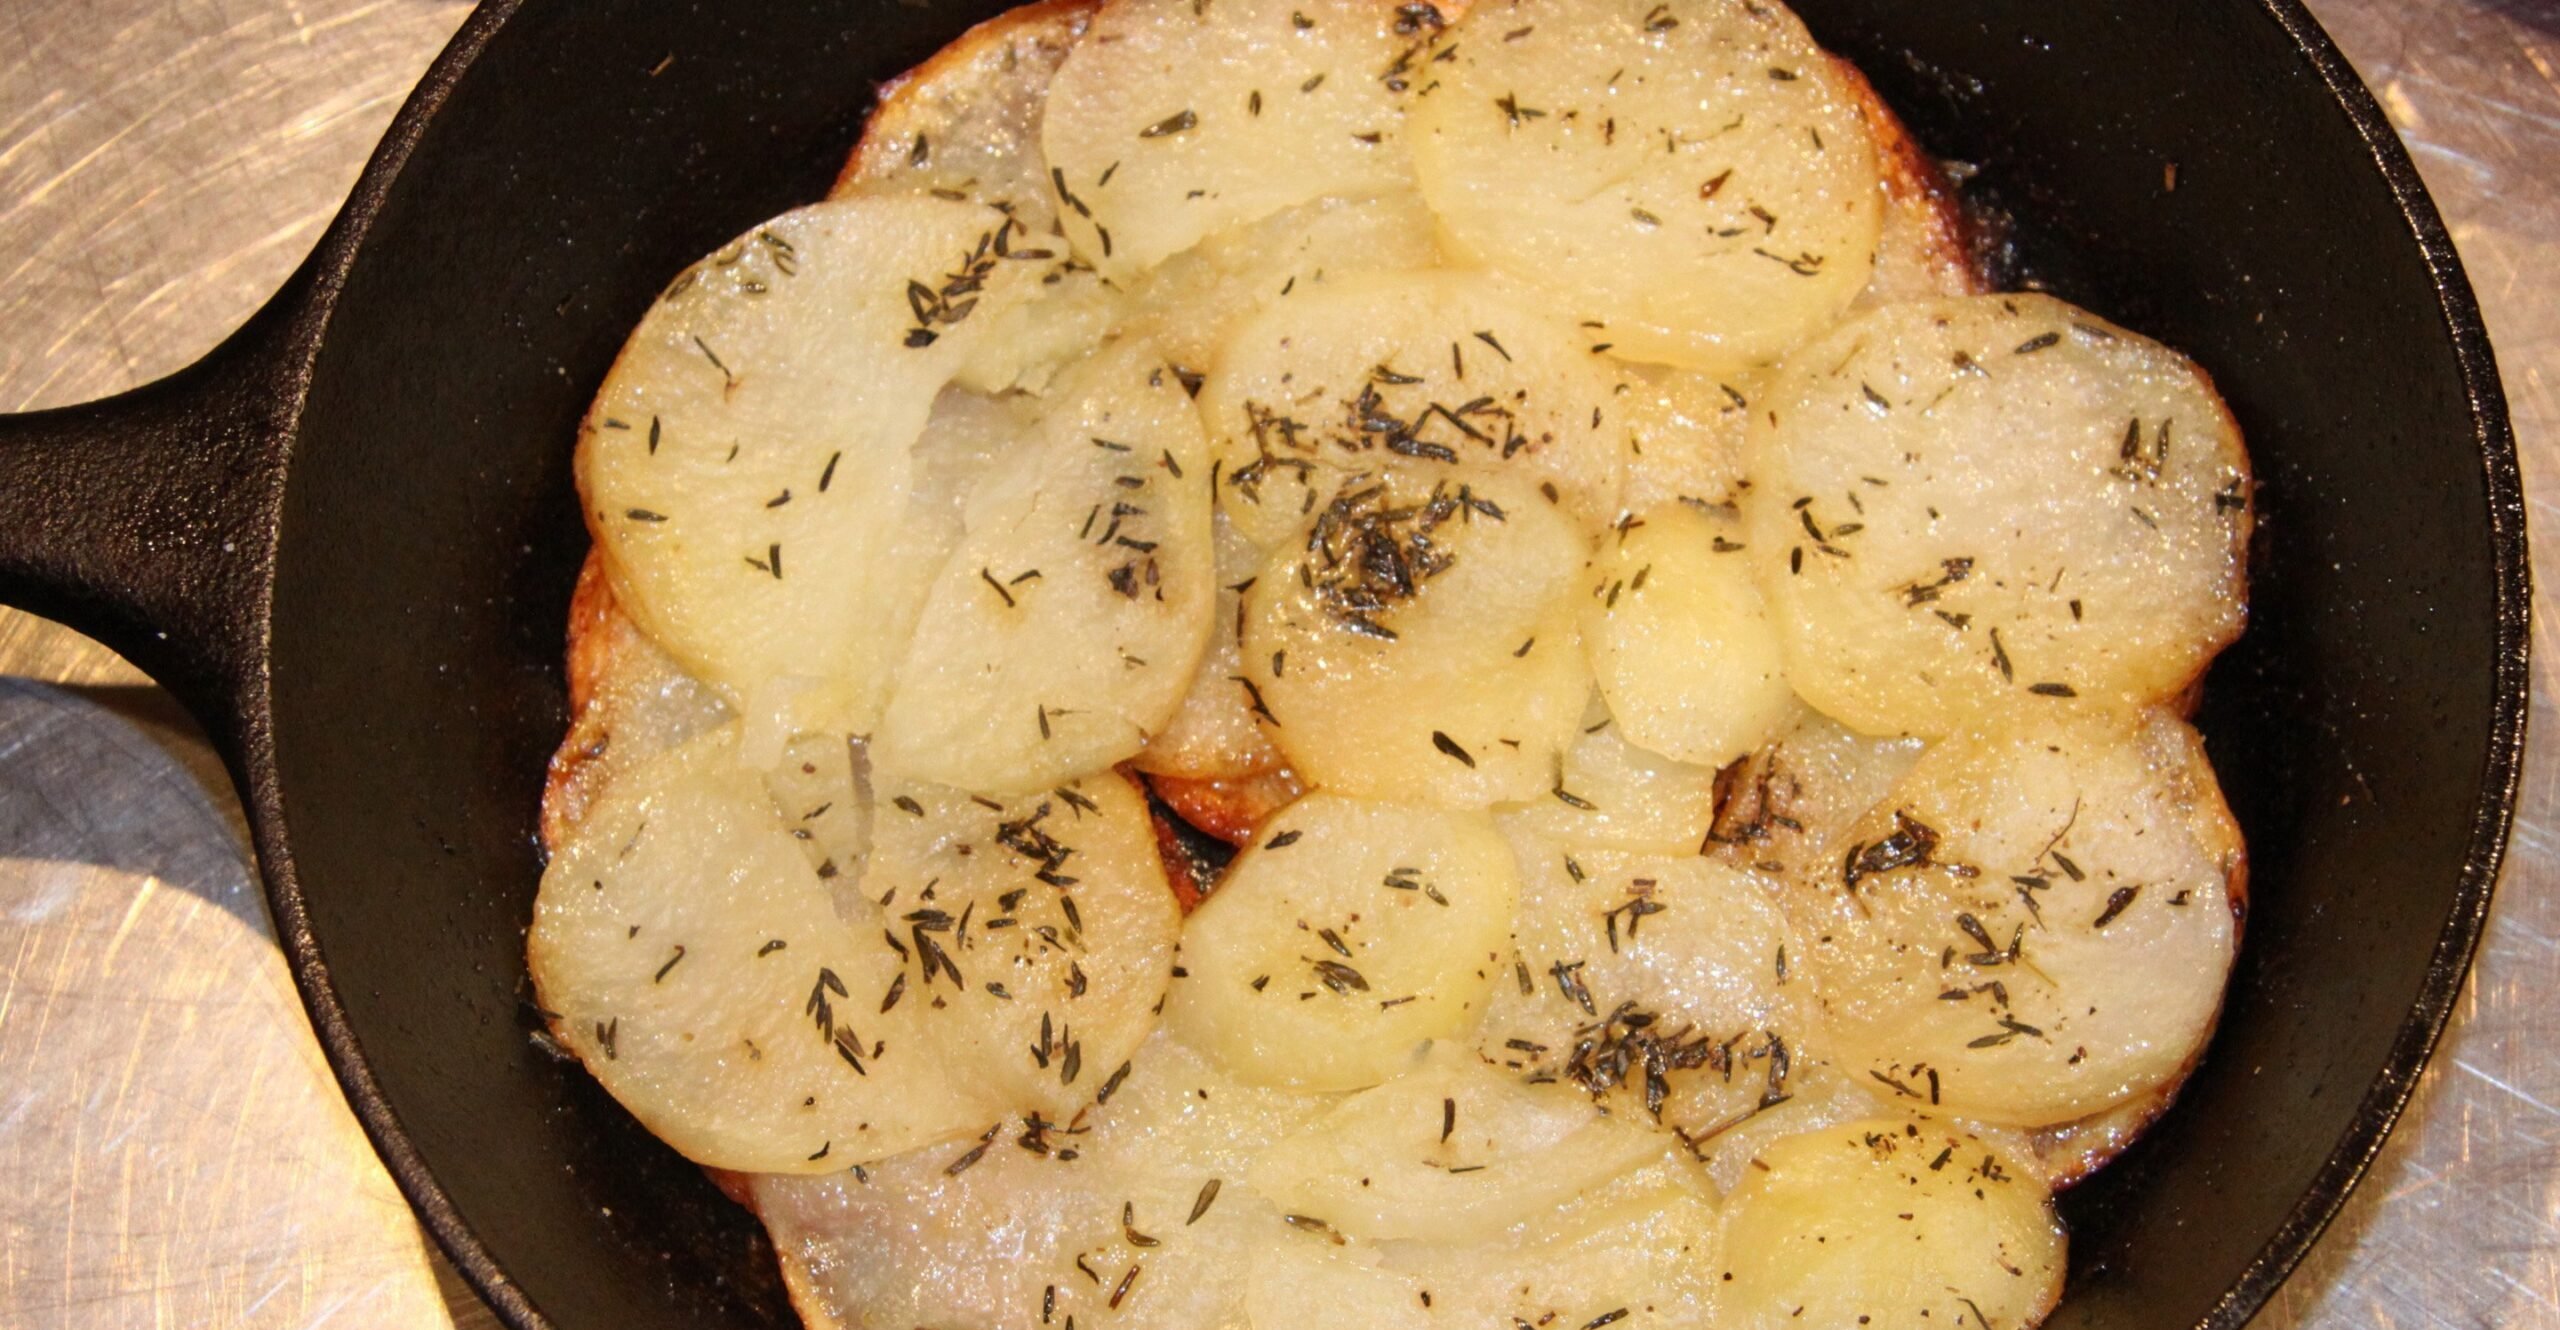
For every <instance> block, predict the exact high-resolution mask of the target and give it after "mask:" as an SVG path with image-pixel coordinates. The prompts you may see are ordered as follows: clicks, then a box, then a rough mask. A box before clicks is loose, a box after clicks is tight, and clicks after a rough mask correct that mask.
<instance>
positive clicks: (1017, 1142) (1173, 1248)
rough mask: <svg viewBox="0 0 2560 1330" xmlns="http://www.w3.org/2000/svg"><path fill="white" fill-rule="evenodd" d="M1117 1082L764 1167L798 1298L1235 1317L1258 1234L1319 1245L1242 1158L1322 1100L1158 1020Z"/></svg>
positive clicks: (766, 1193) (1157, 1321) (1085, 1317)
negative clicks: (842, 1158)
mask: <svg viewBox="0 0 2560 1330" xmlns="http://www.w3.org/2000/svg"><path fill="white" fill-rule="evenodd" d="M1102 1070H1103V1071H1104V1072H1105V1073H1106V1074H1110V1073H1113V1071H1114V1069H1113V1068H1108V1067H1106V1068H1103V1069H1102ZM1117 1079H1118V1088H1117V1089H1116V1090H1114V1091H1113V1092H1112V1094H1111V1095H1110V1097H1109V1098H1108V1099H1107V1100H1106V1101H1104V1102H1101V1103H1098V1104H1097V1105H1095V1106H1094V1107H1093V1108H1092V1109H1091V1110H1090V1111H1089V1112H1087V1113H1085V1114H1084V1115H1082V1116H1081V1117H1080V1118H1079V1119H1078V1120H1077V1121H1075V1122H1074V1123H1072V1124H1061V1123H1051V1124H1049V1125H1047V1126H1046V1127H1042V1128H1038V1129H1034V1128H1033V1127H1031V1126H1029V1125H1027V1124H1023V1123H1018V1122H1008V1123H1005V1124H1004V1125H1003V1126H1002V1128H1001V1129H1000V1130H999V1131H997V1132H996V1133H995V1134H994V1135H992V1136H989V1137H986V1138H985V1139H984V1141H983V1142H982V1141H981V1140H980V1139H979V1137H978V1135H977V1131H983V1130H984V1128H985V1124H981V1125H980V1127H979V1128H978V1129H977V1131H973V1132H972V1133H971V1135H970V1137H968V1138H965V1139H963V1140H959V1141H951V1142H947V1143H944V1144H941V1145H937V1146H934V1147H932V1148H930V1149H926V1150H919V1151H916V1152H913V1153H910V1154H905V1155H901V1156H898V1157H897V1158H895V1159H889V1160H884V1161H882V1162H880V1163H877V1164H874V1165H871V1166H870V1167H869V1168H868V1169H867V1170H866V1172H865V1173H864V1174H861V1175H855V1174H850V1173H838V1174H835V1175H833V1176H829V1177H800V1178H787V1177H762V1178H758V1179H756V1180H755V1184H754V1186H755V1209H756V1211H757V1213H758V1214H759V1215H760V1216H761V1217H762V1218H763V1219H764V1221H765V1223H766V1225H767V1226H768V1227H769V1228H770V1230H771V1231H772V1233H773V1238H774V1246H775V1248H776V1249H777V1250H778V1251H779V1253H780V1255H781V1257H782V1268H783V1273H784V1277H785V1279H786V1280H788V1282H789V1283H790V1286H791V1289H792V1296H793V1299H794V1301H795V1302H796V1303H798V1304H799V1306H800V1307H801V1308H802V1310H803V1314H804V1315H810V1319H812V1320H813V1321H815V1322H816V1323H817V1324H820V1325H842V1326H847V1327H855V1326H897V1327H902V1328H903V1327H909V1326H1020V1327H1032V1326H1038V1325H1041V1324H1042V1323H1043V1322H1044V1319H1045V1321H1046V1323H1047V1324H1048V1325H1050V1326H1052V1327H1059V1328H1061V1330H1062V1328H1063V1327H1064V1325H1065V1324H1066V1320H1067V1318H1068V1317H1070V1316H1072V1317H1074V1318H1075V1319H1076V1323H1077V1324H1078V1325H1104V1326H1110V1327H1114V1330H1202V1328H1203V1327H1240V1326H1243V1325H1244V1324H1245V1319H1246V1313H1245V1291H1246V1289H1245V1285H1246V1277H1247V1271H1248V1269H1249V1267H1250V1266H1251V1264H1252V1259H1253V1253H1254V1252H1255V1251H1256V1250H1257V1249H1258V1248H1259V1247H1260V1246H1261V1245H1262V1244H1264V1243H1266V1242H1270V1241H1273V1240H1275V1239H1279V1238H1290V1239H1296V1240H1300V1241H1308V1242H1310V1243H1311V1245H1326V1246H1330V1244H1327V1243H1324V1241H1323V1239H1322V1238H1312V1239H1310V1238H1306V1237H1303V1236H1302V1235H1300V1234H1297V1233H1292V1232H1290V1231H1289V1230H1288V1229H1287V1228H1286V1227H1285V1226H1283V1224H1282V1223H1281V1220H1280V1215H1279V1212H1278V1211H1277V1210H1276V1209H1274V1208H1273V1206H1272V1205H1271V1203H1270V1202H1268V1201H1266V1200H1264V1199H1262V1198H1261V1197H1260V1196H1258V1195H1256V1194H1255V1193H1254V1191H1253V1189H1252V1188H1251V1187H1248V1186H1246V1185H1245V1183H1244V1176H1245V1170H1246V1167H1247V1166H1248V1165H1249V1164H1250V1162H1251V1161H1252V1159H1253V1157H1254V1155H1255V1154H1256V1153H1258V1152H1259V1151H1260V1150H1262V1149H1263V1148H1264V1147H1265V1146H1267V1145H1269V1144H1270V1143H1272V1142H1273V1141H1276V1140H1278V1139H1280V1138H1282V1137H1284V1136H1286V1135H1288V1134H1289V1133H1291V1132H1293V1131H1296V1130H1298V1129H1299V1128H1300V1127H1302V1126H1303V1125H1304V1124H1305V1123H1306V1122H1308V1121H1309V1120H1310V1119H1312V1118H1313V1117H1315V1116H1316V1115H1317V1114H1320V1113H1322V1112H1323V1111H1324V1110H1325V1108H1326V1106H1327V1105H1328V1104H1330V1103H1331V1102H1332V1099H1331V1097H1330V1096H1325V1095H1309V1094H1300V1093H1297V1092H1295V1091H1289V1090H1272V1089H1264V1088H1260V1087H1257V1086H1252V1085H1247V1084H1243V1083H1241V1082H1239V1081H1237V1080H1235V1079H1234V1078H1232V1077H1229V1076H1227V1075H1226V1074H1224V1073H1223V1072H1221V1071H1219V1070H1218V1069H1217V1068H1216V1067H1215V1066H1214V1065H1212V1064H1211V1063H1210V1061H1209V1060H1208V1059H1206V1058H1204V1057H1202V1056H1201V1055H1200V1054H1198V1053H1196V1052H1193V1051H1192V1050H1190V1049H1189V1048H1186V1047H1184V1046H1183V1045H1182V1044H1180V1043H1178V1042H1176V1041H1174V1040H1172V1039H1171V1038H1169V1037H1167V1036H1165V1035H1163V1034H1159V1035H1157V1036H1156V1037H1155V1038H1154V1039H1152V1040H1150V1041H1149V1042H1148V1043H1147V1045H1146V1046H1145V1047H1144V1048H1142V1049H1140V1050H1139V1051H1138V1053H1137V1054H1135V1055H1134V1056H1133V1057H1132V1058H1131V1059H1130V1061H1129V1064H1128V1071H1127V1073H1126V1074H1125V1075H1121V1076H1118V1077H1117ZM982 1143H983V1144H984V1145H985V1147H986V1148H985V1149H984V1150H980V1149H979V1148H978V1147H979V1146H980V1145H981V1144H982ZM972 1152H975V1157H974V1159H972V1158H971V1154H972ZM964 1159H970V1160H971V1162H969V1163H967V1164H965V1165H963V1164H962V1163H961V1161H962V1160H964ZM1132 1269H1134V1270H1136V1271H1137V1272H1138V1273H1137V1275H1136V1277H1135V1278H1131V1277H1130V1275H1129V1271H1131V1270H1132ZM1123 1280H1127V1281H1128V1285H1129V1286H1128V1287H1127V1288H1126V1289H1125V1290H1124V1289H1122V1288H1121V1287H1120V1285H1121V1283H1122V1281H1123ZM1115 1295H1117V1305H1113V1304H1114V1299H1115ZM812 1312H814V1313H815V1314H814V1315H811V1313H812Z"/></svg>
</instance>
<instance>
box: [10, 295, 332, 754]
mask: <svg viewBox="0 0 2560 1330" xmlns="http://www.w3.org/2000/svg"><path fill="white" fill-rule="evenodd" d="M313 285H314V283H313V279H312V275H311V270H310V269H309V268H307V267H306V268H305V269H303V270H302V271H300V272H297V273H296V274H295V276H294V277H293V279H292V280H290V281H288V282H287V283H286V284H285V287H284V289H283V291H281V292H280V293H279V294H278V295H277V296H276V298H275V299H274V300H272V301H270V302H268V304H267V305H266V307H265V308H263V309H261V310H260V311H259V312H258V313H257V314H255V315H253V316H252V317H251V318H250V320H249V322H248V323H247V324H246V325H244V326H243V327H242V328H241V329H240V331H238V332H236V333H234V334H232V335H231V337H229V338H228V339H226V340H225V341H224V342H223V343H222V344H221V345H220V346H218V347H216V348H214V350H213V351H212V352H211V353H209V354H208V355H206V356H205V358H204V359H202V360H200V361H198V362H196V363H195V364H194V365H191V366H189V367H188V368H186V369H183V370H180V371H179V372H177V373H176V374H173V375H171V376H169V377H168V378H165V379H162V380H160V381H159V382H157V383H151V384H146V385H144V386H143V387H140V388H137V389H134V390H133V391H131V392H127V393H124V394H121V395H119V396H116V397H110V398H107V399H105V400H103V401H97V402H90V403H86V404H84V405H80V406H72V407H64V408H61V409H58V410H50V411H38V412H32V413H29V414H25V415H0V604H6V605H10V606H14V607H16V608H18V609H22V610H25V611H28V612H30V613H33V614H38V615H41V616H43V617H45V618H48V619H52V620H54V621H56V622H58V623H61V624H63V625H64V626H66V627H69V628H71V629H74V630H75V631H78V632H80V633H83V634H85V635H87V636H89V637H91V638H94V639H96V640H97V641H99V642H100V643H103V644H104V645H106V646H107V647H109V648H110V649H112V650H114V651H115V652H116V653H117V654H119V655H121V656H123V657H124V658H125V659H126V660H129V661H131V662H133V664H134V665H136V666H138V667H140V668H141V669H142V670H143V671H144V672H145V673H147V674H149V675H151V676H152V677H153V678H154V679H156V680H158V681H159V682H160V684H161V685H162V686H163V687H166V688H167V689H169V690H170V692H172V693H174V694H175V695H176V696H177V698H178V700H179V701H180V702H181V703H183V704H185V705H186V706H187V708H188V709H189V710H191V711H193V712H195V714H196V716H197V717H198V718H199V719H200V720H202V721H203V722H204V723H205V725H206V727H207V728H208V730H211V731H212V732H213V733H214V735H215V737H216V739H217V740H219V741H223V742H225V743H226V746H227V745H228V741H229V740H231V739H232V738H234V737H235V735H234V733H233V730H234V726H235V725H236V722H237V721H238V719H239V717H240V715H241V714H242V713H241V706H242V703H244V702H245V701H247V700H248V699H249V697H250V696H251V695H252V691H253V690H257V689H260V688H262V687H263V683H264V674H265V665H264V656H265V643H266V628H267V608H268V602H269V599H270V597H271V594H272V592H273V590H274V569H275V550H276V517H277V515H278V513H279V510H280V507H281V504H282V499H283V491H284V487H283V481H284V464H285V459H286V457H287V455H288V453H289V451H290V440H291V436H292V429H293V425H294V422H295V419H296V417H297V416H298V415H299V413H300V410H301V405H302V394H303V388H304V385H305V383H306V381H307V379H308V377H309V375H308V370H309V365H310V359H311V357H310V355H309V354H308V348H309V344H310V343H311V341H312V340H313V339H312V336H311V333H312V331H313V330H312V329H311V328H310V327H309V326H308V325H310V324H311V323H312V322H313V321H312V320H308V319H304V318H302V317H299V315H300V312H301V311H304V310H306V309H307V308H309V307H310V304H311V302H310V301H309V299H308V295H309V293H310V290H311V288H312V286H313Z"/></svg>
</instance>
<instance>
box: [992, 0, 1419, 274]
mask: <svg viewBox="0 0 2560 1330" xmlns="http://www.w3.org/2000/svg"><path fill="white" fill-rule="evenodd" d="M1438 24H1439V16H1438V15H1437V14H1436V13H1433V12H1432V11H1431V10H1430V9H1429V8H1428V7H1427V6H1415V5H1408V6H1403V7H1396V6H1389V5H1382V4H1373V3H1365V2H1364V0H1219V3H1218V4H1217V5H1216V6H1215V7H1214V9H1213V8H1212V7H1211V6H1208V5H1197V4H1194V3H1192V0H1112V2H1111V3H1109V4H1106V5H1105V6H1103V8H1102V9H1101V10H1100V11H1099V12H1098V13H1096V14H1095V15H1094V17H1093V21H1092V24H1091V26H1090V27H1089V28H1088V29H1087V31H1086V33H1085V37H1084V40H1083V41H1082V42H1080V43H1078V44H1077V46H1076V48H1075V50H1074V51H1073V52H1071V53H1069V55H1068V56H1067V59H1066V63H1065V64H1064V65H1062V66H1060V67H1059V69H1058V73H1057V76H1056V77H1055V78H1054V79H1053V80H1052V81H1051V83H1050V88H1049V101H1048V106H1047V114H1046V116H1045V117H1044V119H1043V122H1042V125H1041V136H1040V142H1041V147H1042V148H1043V150H1044V151H1045V154H1046V157H1047V161H1048V165H1049V170H1050V172H1051V177H1050V178H1051V184H1052V188H1053V189H1054V190H1055V192H1056V193H1057V195H1058V202H1059V204H1060V205H1061V206H1060V208H1059V219H1060V221H1062V222H1063V223H1064V224H1065V226H1066V229H1067V235H1068V236H1069V237H1070V238H1071V239H1073V240H1074V242H1075V245H1076V249H1077V252H1078V253H1080V254H1082V255H1083V256H1084V257H1085V258H1086V259H1087V260H1088V261H1090V262H1091V263H1093V264H1094V266H1095V267H1097V268H1099V269H1101V270H1102V272H1103V273H1104V275H1106V276H1108V277H1110V278H1112V279H1113V280H1114V281H1121V282H1125V281H1126V280H1127V279H1128V278H1130V277H1132V276H1134V275H1136V274H1138V273H1140V272H1143V271H1145V270H1146V269H1148V268H1150V267H1153V266H1154V265H1156V264H1157V263H1160V262H1162V261H1163V260H1165V259H1166V258H1168V257H1171V256H1172V255H1174V254H1178V253H1180V252H1182V251H1183V250H1186V249H1188V248H1190V247H1191V246H1192V245H1193V244H1195V243H1197V242H1198V241H1199V240H1200V239H1201V237H1203V236H1206V235H1209V234H1211V233H1212V232H1215V231H1220V230H1224V229H1227V228H1230V227H1235V226H1240V225H1243V224H1245V223H1248V222H1252V221H1255V220H1257V219H1259V218H1262V217H1266V216H1269V215H1270V214H1272V213H1274V212H1277V211H1279V210H1280V209H1282V208H1286V207H1288V206H1290V205H1292V204H1297V203H1304V202H1306V201H1307V200H1309V199H1312V198H1316V197H1319V196H1321V195H1326V194H1337V195H1361V194H1377V193H1383V192H1386V191H1388V190H1392V189H1396V188H1399V187H1409V184H1410V181H1411V179H1412V164H1411V159H1410V158H1409V156H1408V154H1407V152H1406V149H1405V144H1404V123H1403V121H1404V113H1403V108H1402V105H1401V98H1400V97H1399V90H1400V88H1401V86H1402V80H1401V79H1399V78H1396V77H1392V76H1389V71H1390V69H1391V68H1392V67H1394V66H1396V65H1398V64H1399V63H1400V62H1405V61H1409V60H1410V59H1412V58H1413V56H1414V55H1415V54H1416V53H1417V48H1419V47H1420V46H1421V45H1422V44H1423V43H1424V42H1425V41H1427V40H1428V38H1429V37H1430V35H1431V34H1432V33H1433V32H1435V31H1436V30H1437V28H1438Z"/></svg>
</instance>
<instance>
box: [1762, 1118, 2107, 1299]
mask: <svg viewBox="0 0 2560 1330" xmlns="http://www.w3.org/2000/svg"><path fill="white" fill-rule="evenodd" d="M1726 1216H1727V1226H1726V1230H1725V1235H1726V1236H1725V1260H1726V1263H1727V1264H1728V1265H1729V1266H1730V1267H1731V1273H1730V1274H1729V1275H1728V1280H1729V1281H1730V1282H1728V1283H1727V1284H1726V1285H1725V1299H1726V1300H1725V1307H1724V1310H1725V1312H1726V1314H1727V1316H1728V1318H1729V1319H1728V1320H1725V1321H1721V1322H1719V1324H1730V1325H1733V1326H1735V1327H1738V1330H1796V1328H1797V1327H1821V1328H1822V1330H1835V1328H1836V1330H1854V1327H1857V1326H1862V1325H1875V1326H1918V1325H1947V1326H2003V1327H2008V1326H2024V1325H2033V1324H2035V1323H2036V1322H2037V1321H2038V1320H2041V1319H2042V1318H2043V1316H2044V1314H2045V1313H2046V1312H2048V1311H2050V1310H2052V1309H2053V1304H2054V1302H2055V1300H2056V1299H2057V1298H2059V1297H2060V1296H2061V1293H2062V1265H2063V1245H2064V1242H2063V1231H2062V1225H2061V1223H2060V1222H2059V1221H2058V1220H2056V1219H2055V1218H2054V1215H2053V1209H2052V1203H2051V1198H2050V1197H2049V1196H2048V1195H2047V1194H2046V1192H2045V1189H2044V1186H2043V1184H2041V1183H2039V1182H2037V1181H2036V1180H2035V1175H2034V1174H2033V1173H2031V1172H2029V1171H2028V1170H2027V1168H2026V1167H2025V1166H2023V1165H2022V1164H2020V1163H2019V1162H2018V1161H2017V1160H2015V1159H2012V1158H2004V1157H2003V1155H2002V1154H2001V1152H1999V1151H1997V1150H1995V1149H1993V1148H1992V1147H1991V1146H1989V1145H1988V1144H1986V1143H1984V1142H1983V1141H1981V1140H1978V1139H1976V1138H1974V1137H1972V1136H1969V1135H1966V1134H1965V1133H1964V1132H1962V1131H1960V1130H1958V1129H1956V1128H1953V1127H1950V1126H1946V1125H1943V1124H1934V1123H1923V1122H1917V1121H1913V1120H1910V1119H1904V1118H1869V1119H1865V1120H1862V1121H1858V1122H1852V1123H1848V1124H1846V1125H1844V1126H1838V1127H1832V1128H1827V1129H1825V1130H1822V1131H1817V1132H1808V1133H1806V1134H1804V1135H1801V1136H1791V1137H1788V1138H1787V1139H1785V1140H1783V1141H1780V1142H1778V1143H1777V1144H1776V1145H1774V1146H1771V1147H1770V1148H1769V1149H1768V1150H1767V1151H1765V1152H1763V1153H1762V1154H1761V1156H1760V1158H1759V1161H1758V1163H1757V1164H1756V1165H1755V1166H1754V1167H1753V1168H1751V1169H1750V1170H1749V1171H1748V1172H1747V1173H1746V1174H1745V1176H1744V1179H1743V1183H1742V1186H1741V1188H1740V1189H1739V1190H1737V1191H1736V1192H1735V1193H1734V1194H1733V1196H1732V1197H1731V1198H1730V1200H1729V1201H1728V1202H1727V1204H1726Z"/></svg>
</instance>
